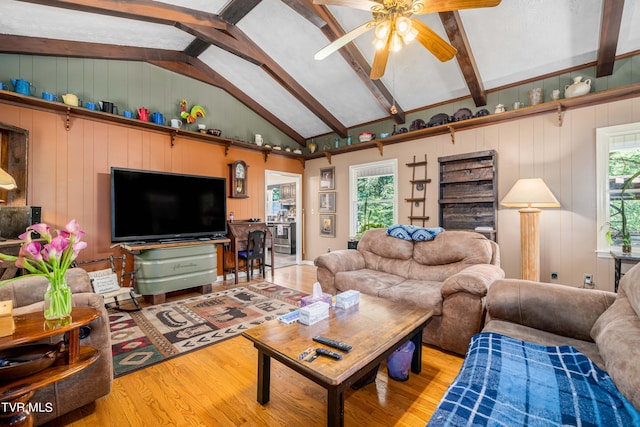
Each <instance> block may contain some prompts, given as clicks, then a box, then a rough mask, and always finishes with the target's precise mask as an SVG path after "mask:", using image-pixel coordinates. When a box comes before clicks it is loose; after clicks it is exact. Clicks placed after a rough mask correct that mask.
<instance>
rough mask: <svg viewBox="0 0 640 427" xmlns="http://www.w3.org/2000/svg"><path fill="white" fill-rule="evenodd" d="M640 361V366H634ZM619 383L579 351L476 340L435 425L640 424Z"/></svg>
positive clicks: (487, 336) (499, 338) (492, 337)
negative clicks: (639, 363) (638, 364)
mask: <svg viewBox="0 0 640 427" xmlns="http://www.w3.org/2000/svg"><path fill="white" fill-rule="evenodd" d="M633 363H637V361H633ZM639 425H640V413H638V411H637V410H636V409H635V408H634V407H633V406H632V405H631V403H629V401H628V400H627V399H625V398H624V396H622V394H620V392H619V391H618V389H617V388H616V386H615V385H614V384H613V381H612V380H611V377H609V375H608V374H607V373H606V372H604V371H603V370H601V369H600V368H598V367H597V366H596V365H595V364H594V363H593V362H592V361H591V360H589V358H587V357H586V356H585V355H584V354H582V353H580V352H579V351H578V350H576V349H575V348H573V347H569V346H559V347H545V346H540V345H537V344H532V343H528V342H525V341H520V340H516V339H513V338H509V337H506V336H504V335H500V334H495V333H486V332H483V333H480V334H478V335H475V336H474V337H473V338H472V340H471V344H470V345H469V350H468V351H467V356H466V358H465V361H464V363H463V365H462V368H461V369H460V372H459V373H458V376H457V377H456V379H455V381H454V382H453V384H451V386H449V389H448V390H447V393H446V394H445V396H444V397H443V398H442V400H441V401H440V404H439V405H438V407H437V408H436V411H435V413H434V414H433V417H431V420H430V421H429V424H428V426H429V427H436V426H509V427H511V426H623V427H629V426H639Z"/></svg>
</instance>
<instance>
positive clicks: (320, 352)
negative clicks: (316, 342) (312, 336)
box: [316, 348, 342, 360]
mask: <svg viewBox="0 0 640 427" xmlns="http://www.w3.org/2000/svg"><path fill="white" fill-rule="evenodd" d="M316 354H318V355H320V356H327V357H330V358H332V359H336V360H342V355H341V354H340V353H336V352H335V351H331V350H327V349H326V348H316Z"/></svg>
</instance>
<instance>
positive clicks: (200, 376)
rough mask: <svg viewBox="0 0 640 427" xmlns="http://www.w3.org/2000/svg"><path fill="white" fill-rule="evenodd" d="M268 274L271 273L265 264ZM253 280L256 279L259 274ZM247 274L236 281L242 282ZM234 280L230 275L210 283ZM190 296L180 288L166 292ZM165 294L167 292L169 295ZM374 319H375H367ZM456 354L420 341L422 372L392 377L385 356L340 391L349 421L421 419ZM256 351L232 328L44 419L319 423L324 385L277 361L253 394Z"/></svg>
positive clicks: (81, 425)
mask: <svg viewBox="0 0 640 427" xmlns="http://www.w3.org/2000/svg"><path fill="white" fill-rule="evenodd" d="M267 280H268V281H271V273H270V272H269V271H267ZM257 281H258V282H259V281H262V278H261V277H260V275H258V277H257ZM273 281H274V282H275V283H277V284H279V285H282V286H287V287H289V288H294V289H300V290H303V291H305V292H311V289H312V285H313V283H314V282H315V281H316V268H315V267H314V266H310V265H298V266H291V267H285V268H280V269H276V273H275V279H274V280H273ZM244 284H246V282H242V281H241V282H240V284H239V285H244ZM225 286H226V287H228V286H234V285H233V281H229V282H225V283H224V284H221V285H218V286H215V287H214V291H216V290H219V289H220V288H222V287H225ZM186 296H191V295H189V294H182V295H178V296H171V298H174V299H175V298H184V297H186ZM171 298H170V299H171ZM371 326H372V327H375V325H371ZM461 364H462V358H461V357H459V356H457V355H453V354H450V353H445V352H442V351H440V350H437V349H435V348H430V347H425V348H424V351H423V359H422V372H421V373H420V375H416V374H413V373H410V377H409V380H408V381H406V382H398V381H394V380H390V379H388V377H387V372H386V367H385V365H384V363H383V364H382V366H381V369H380V371H379V372H378V376H377V379H376V381H375V383H372V384H369V385H367V386H366V387H364V388H362V389H360V390H351V389H349V390H348V391H347V393H346V395H345V425H347V426H392V425H395V426H421V427H424V426H425V425H426V423H427V421H428V420H429V418H430V417H431V415H432V413H433V411H434V410H435V408H436V406H437V404H438V402H439V401H440V399H441V397H442V396H443V394H444V392H445V391H446V389H447V387H448V385H449V384H450V383H451V382H452V381H453V379H454V378H455V376H456V374H457V373H458V370H459V369H460V366H461ZM256 370H257V351H256V350H255V349H254V347H253V346H252V344H251V343H250V341H249V340H247V339H246V338H243V337H241V336H238V337H236V338H232V339H230V340H227V341H224V342H222V343H220V344H216V345H213V346H209V347H206V348H204V349H202V350H198V351H195V352H193V353H189V354H186V355H184V356H179V357H176V358H175V359H172V360H169V361H166V362H163V363H160V364H158V365H155V366H152V367H149V368H147V369H143V370H141V371H138V372H134V373H131V374H128V375H125V376H124V377H121V378H117V379H116V380H114V382H113V389H112V392H111V394H110V395H109V396H107V397H105V398H102V399H99V400H98V401H97V402H96V403H95V404H93V405H87V406H86V407H84V408H81V409H78V410H76V411H74V412H72V413H70V414H67V415H66V416H63V417H61V418H58V419H57V420H55V422H54V423H51V424H50V425H56V426H63V425H68V426H76V427H85V426H86V427H95V426H118V427H123V426H152V425H153V426H322V425H326V420H327V417H326V391H325V390H324V389H323V388H321V387H320V386H318V385H316V384H315V383H313V382H312V381H310V380H308V379H306V378H304V377H302V376H301V375H298V374H296V373H295V372H293V371H291V370H290V369H288V368H286V367H284V366H283V365H281V364H279V363H278V362H273V363H272V368H271V371H272V372H271V378H272V379H271V400H270V402H269V403H268V404H267V405H265V406H262V405H260V404H259V403H258V402H257V401H256V376H257V372H256Z"/></svg>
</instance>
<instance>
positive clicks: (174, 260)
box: [119, 238, 230, 304]
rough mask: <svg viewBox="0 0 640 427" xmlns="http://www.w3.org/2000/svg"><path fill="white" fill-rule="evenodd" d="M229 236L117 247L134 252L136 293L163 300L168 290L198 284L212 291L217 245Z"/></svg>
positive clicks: (155, 301) (203, 290)
mask: <svg viewBox="0 0 640 427" xmlns="http://www.w3.org/2000/svg"><path fill="white" fill-rule="evenodd" d="M229 241H230V240H229V239H226V238H225V239H215V240H207V241H202V240H190V241H185V240H180V241H173V242H152V243H151V242H150V243H143V244H140V245H137V244H133V243H126V244H120V245H119V246H120V250H121V251H125V252H128V253H129V254H131V255H133V259H134V272H133V276H134V284H135V291H136V293H138V294H140V295H143V296H144V297H145V300H147V301H148V302H150V303H151V304H162V303H164V302H165V301H166V294H167V292H173V291H179V290H182V289H189V288H197V289H198V290H199V292H200V293H203V294H205V293H209V292H211V284H212V283H213V282H215V281H216V280H217V268H218V257H217V246H216V245H219V244H224V243H229Z"/></svg>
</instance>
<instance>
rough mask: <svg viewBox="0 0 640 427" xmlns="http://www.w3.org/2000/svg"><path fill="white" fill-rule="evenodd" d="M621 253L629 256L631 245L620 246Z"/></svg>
mask: <svg viewBox="0 0 640 427" xmlns="http://www.w3.org/2000/svg"><path fill="white" fill-rule="evenodd" d="M622 253H624V254H630V253H631V243H627V244H622Z"/></svg>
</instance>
